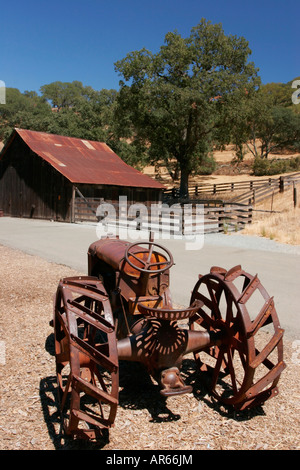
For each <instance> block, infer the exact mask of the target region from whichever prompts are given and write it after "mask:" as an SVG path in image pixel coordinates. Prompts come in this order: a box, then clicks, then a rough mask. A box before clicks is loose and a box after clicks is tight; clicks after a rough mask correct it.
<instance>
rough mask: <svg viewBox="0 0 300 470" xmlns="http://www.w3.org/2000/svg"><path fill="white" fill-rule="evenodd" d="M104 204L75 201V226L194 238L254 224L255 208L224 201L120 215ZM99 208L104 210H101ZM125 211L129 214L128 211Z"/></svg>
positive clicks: (117, 208)
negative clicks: (80, 223)
mask: <svg viewBox="0 0 300 470" xmlns="http://www.w3.org/2000/svg"><path fill="white" fill-rule="evenodd" d="M101 203H103V200H101V199H100V198H99V199H96V198H84V197H76V198H75V222H77V223H78V222H93V223H100V224H102V225H103V227H104V226H105V227H106V229H107V230H108V231H109V229H111V230H112V231H113V232H114V231H115V230H117V229H119V228H123V229H126V228H127V229H132V230H145V231H148V232H150V231H152V232H160V233H170V235H191V234H197V233H213V232H229V231H238V230H241V229H242V228H244V227H245V225H246V224H248V223H251V221H252V206H250V205H248V204H231V203H223V201H216V200H214V201H209V204H206V205H204V204H203V203H202V201H201V202H200V201H198V202H197V201H193V202H192V203H190V204H183V203H178V204H175V205H172V206H168V205H167V204H163V205H161V206H159V205H157V204H154V205H150V204H149V205H148V206H147V205H143V206H142V205H141V206H140V207H135V206H133V205H129V204H127V207H125V208H124V206H123V209H122V213H120V206H119V204H109V205H108V206H106V207H104V206H100V204H101ZM99 206H100V207H101V208H102V210H99ZM124 209H125V210H124Z"/></svg>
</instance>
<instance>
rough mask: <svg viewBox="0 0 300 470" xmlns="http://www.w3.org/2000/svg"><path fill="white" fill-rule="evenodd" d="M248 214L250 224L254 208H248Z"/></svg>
mask: <svg viewBox="0 0 300 470" xmlns="http://www.w3.org/2000/svg"><path fill="white" fill-rule="evenodd" d="M248 212H249V217H248V224H251V223H252V217H253V208H252V206H251V205H249V206H248Z"/></svg>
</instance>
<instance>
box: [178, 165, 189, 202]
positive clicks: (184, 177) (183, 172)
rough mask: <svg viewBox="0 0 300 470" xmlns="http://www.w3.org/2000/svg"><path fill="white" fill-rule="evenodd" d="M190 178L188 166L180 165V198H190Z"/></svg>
mask: <svg viewBox="0 0 300 470" xmlns="http://www.w3.org/2000/svg"><path fill="white" fill-rule="evenodd" d="M189 176H190V171H189V169H188V168H187V165H184V164H181V165H180V197H188V195H189Z"/></svg>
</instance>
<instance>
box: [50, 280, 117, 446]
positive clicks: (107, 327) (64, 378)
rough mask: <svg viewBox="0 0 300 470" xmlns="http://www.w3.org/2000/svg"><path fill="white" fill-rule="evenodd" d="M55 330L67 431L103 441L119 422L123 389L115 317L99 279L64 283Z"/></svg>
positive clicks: (60, 288)
mask: <svg viewBox="0 0 300 470" xmlns="http://www.w3.org/2000/svg"><path fill="white" fill-rule="evenodd" d="M53 326H54V336H55V356H56V374H57V385H58V395H59V406H60V412H61V416H62V424H63V428H64V431H65V433H66V434H68V435H72V436H73V437H79V438H88V439H97V438H98V437H101V436H102V435H103V432H104V430H106V429H109V428H110V427H111V425H112V424H113V422H114V420H115V416H116V411H117V405H118V389H119V381H118V356H117V343H116V336H115V330H114V325H113V317H112V312H111V308H110V303H109V299H108V296H107V293H106V292H105V289H104V287H103V285H102V283H101V282H100V281H99V280H98V279H97V278H94V277H75V278H65V279H62V280H61V281H60V283H59V285H58V289H57V293H56V297H55V305H54V322H53Z"/></svg>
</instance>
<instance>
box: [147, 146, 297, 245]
mask: <svg viewBox="0 0 300 470" xmlns="http://www.w3.org/2000/svg"><path fill="white" fill-rule="evenodd" d="M234 155H235V153H234V148H233V146H228V148H227V149H226V150H224V151H222V152H221V151H220V152H215V153H214V158H215V160H216V162H217V163H218V165H219V168H222V167H223V168H224V171H217V172H215V173H213V174H212V175H199V176H194V177H192V178H190V185H191V186H192V185H196V184H201V183H210V184H215V183H216V184H217V183H228V182H236V181H259V180H265V179H266V178H267V177H266V176H253V175H252V174H251V166H252V164H253V157H252V156H251V154H247V156H246V158H245V161H244V165H243V166H241V167H239V166H237V165H234V164H233V159H234ZM295 156H296V155H295V154H283V155H277V154H276V155H270V158H277V159H279V158H283V159H285V158H292V157H295ZM156 171H158V174H159V178H160V180H161V181H162V183H163V184H165V185H166V186H168V187H173V186H174V182H172V180H171V178H170V176H169V174H168V172H167V170H166V168H164V167H163V166H160V167H159V168H157V169H155V168H154V167H147V168H145V170H144V172H145V173H146V174H148V175H150V176H152V177H155V174H156ZM287 175H288V174H285V176H287ZM279 176H280V175H275V176H274V178H279ZM176 183H178V181H177V182H176ZM299 191H300V188H299V189H298V200H299V199H300V194H299ZM235 194H236V195H238V192H236V193H235ZM233 195H234V194H233V193H231V194H230V196H232V197H233ZM227 196H228V193H223V196H222V193H218V194H217V195H216V196H215V197H216V198H222V197H224V198H226V197H227ZM207 197H209V198H213V197H214V196H213V195H209V196H207ZM254 209H255V210H254V212H253V222H252V224H250V225H247V227H246V228H245V229H244V230H243V231H242V232H239V233H240V234H245V235H255V236H260V237H266V238H269V239H271V240H275V241H278V242H280V243H286V244H291V245H300V202H299V203H298V204H297V207H296V208H294V204H293V191H292V190H291V188H290V189H288V190H286V191H285V192H284V193H283V194H277V195H275V196H274V197H273V198H272V197H269V198H267V199H266V200H265V201H263V202H261V203H259V204H256V205H255V207H254ZM260 211H262V212H260ZM263 211H265V212H263ZM270 211H274V212H273V213H271V212H270Z"/></svg>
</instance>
